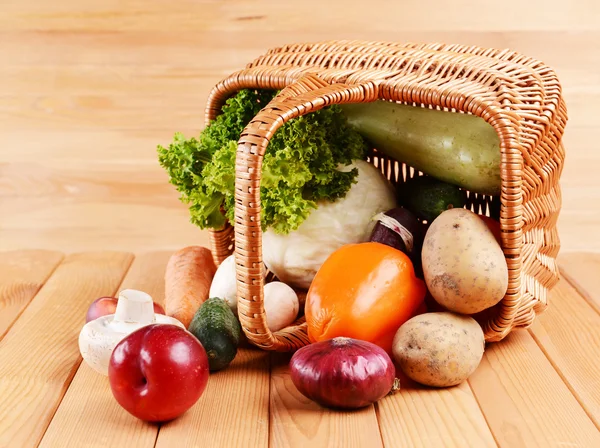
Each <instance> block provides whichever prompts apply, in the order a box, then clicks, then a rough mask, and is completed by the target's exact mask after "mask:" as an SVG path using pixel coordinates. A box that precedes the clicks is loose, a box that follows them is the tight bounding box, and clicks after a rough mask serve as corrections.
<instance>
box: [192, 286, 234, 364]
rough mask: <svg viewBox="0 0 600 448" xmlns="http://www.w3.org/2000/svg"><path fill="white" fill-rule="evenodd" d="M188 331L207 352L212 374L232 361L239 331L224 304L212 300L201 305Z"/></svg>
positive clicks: (220, 301) (223, 301)
mask: <svg viewBox="0 0 600 448" xmlns="http://www.w3.org/2000/svg"><path fill="white" fill-rule="evenodd" d="M188 331H189V332H190V333H192V334H193V335H194V336H196V338H197V339H198V340H199V341H200V343H201V344H202V346H203V347H204V350H206V354H207V355H208V365H209V368H210V370H211V371H216V370H221V369H224V368H225V367H227V366H228V365H229V364H230V363H231V361H233V359H234V358H235V356H236V354H237V348H238V345H239V343H240V334H241V331H242V328H241V326H240V323H239V322H238V320H237V318H236V317H235V316H234V314H233V312H232V311H231V308H229V305H227V302H225V300H223V299H220V298H217V297H211V298H210V299H208V300H207V301H206V302H204V303H203V304H202V305H201V306H200V308H199V309H198V311H196V314H195V315H194V318H193V319H192V322H190V326H189V327H188Z"/></svg>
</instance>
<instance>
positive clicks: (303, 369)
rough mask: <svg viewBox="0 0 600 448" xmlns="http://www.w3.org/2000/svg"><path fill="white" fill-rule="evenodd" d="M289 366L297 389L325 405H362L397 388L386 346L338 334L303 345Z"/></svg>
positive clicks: (333, 406)
mask: <svg viewBox="0 0 600 448" xmlns="http://www.w3.org/2000/svg"><path fill="white" fill-rule="evenodd" d="M290 370H291V377H292V382H293V383H294V385H295V386H296V388H297V389H298V391H300V393H301V394H302V395H304V396H305V397H307V398H309V399H311V400H313V401H315V402H317V403H319V404H320V405H321V406H324V407H328V408H334V409H357V408H362V407H365V406H368V405H370V404H372V403H374V402H376V401H378V400H380V399H381V398H383V397H385V396H386V395H387V394H389V393H390V392H392V391H396V390H398V389H399V384H398V383H399V382H398V380H396V378H395V376H396V368H395V367H394V364H393V362H392V360H391V358H390V357H389V355H388V354H387V353H386V352H385V350H383V349H382V348H381V347H379V346H377V345H375V344H373V343H371V342H367V341H361V340H358V339H352V338H344V337H337V338H333V339H328V340H326V341H321V342H316V343H313V344H310V345H307V346H305V347H302V348H301V349H300V350H298V351H297V352H296V353H294V355H293V356H292V359H291V361H290Z"/></svg>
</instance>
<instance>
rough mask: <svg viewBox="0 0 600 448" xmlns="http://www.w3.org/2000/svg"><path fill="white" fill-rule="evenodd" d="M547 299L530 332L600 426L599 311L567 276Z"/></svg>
mask: <svg viewBox="0 0 600 448" xmlns="http://www.w3.org/2000/svg"><path fill="white" fill-rule="evenodd" d="M596 275H597V274H596ZM578 277H580V276H579V275H578ZM580 278H581V277H580ZM548 303H549V306H548V309H547V310H546V311H545V312H544V313H542V314H541V315H540V316H538V317H537V319H536V320H535V322H534V323H533V325H532V326H531V328H530V333H531V334H532V335H533V337H534V338H535V340H536V342H537V343H538V345H539V346H540V348H541V349H542V351H543V352H544V353H545V354H546V356H547V357H548V359H550V362H552V364H553V365H554V367H555V368H556V369H557V370H558V372H559V373H560V375H561V376H562V377H563V379H564V380H565V382H566V383H567V385H568V386H569V387H570V389H571V391H572V392H573V394H574V395H575V397H576V398H577V399H578V400H579V402H580V403H581V405H582V406H583V408H584V409H585V410H586V412H587V414H588V415H589V416H590V418H591V419H592V420H593V421H594V423H595V424H596V426H597V427H598V429H600V385H599V382H598V379H599V378H600V314H598V313H597V312H596V311H595V310H594V309H593V308H592V307H591V306H590V304H589V303H587V302H586V301H585V299H584V298H583V297H581V296H580V295H579V294H578V293H577V291H576V290H575V289H574V288H573V287H572V286H571V285H569V284H568V283H567V282H566V281H565V280H562V281H561V282H560V283H559V284H558V285H557V286H556V287H555V288H554V289H553V291H552V292H551V294H550V298H549V299H548Z"/></svg>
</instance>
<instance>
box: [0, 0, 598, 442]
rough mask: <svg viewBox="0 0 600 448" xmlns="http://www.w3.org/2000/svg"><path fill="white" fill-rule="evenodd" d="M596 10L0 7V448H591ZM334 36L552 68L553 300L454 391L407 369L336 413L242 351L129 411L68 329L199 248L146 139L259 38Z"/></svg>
mask: <svg viewBox="0 0 600 448" xmlns="http://www.w3.org/2000/svg"><path fill="white" fill-rule="evenodd" d="M599 5H600V4H599V3H598V2H596V1H594V0H579V1H565V0H562V1H556V0H545V1H541V0H530V1H527V2H524V1H521V0H505V1H503V2H501V3H498V2H482V1H468V0H455V1H453V2H450V3H448V2H445V1H441V0H432V1H429V2H424V1H416V0H405V1H402V2H400V1H397V2H393V1H387V2H384V1H383V0H371V1H368V2H363V3H361V4H359V5H357V6H352V5H351V3H350V2H345V1H342V0H330V1H327V2H326V1H322V0H304V1H302V2H286V1H281V0H253V1H251V0H228V1H222V0H221V1H219V0H77V1H75V0H53V1H39V0H2V1H1V2H0V57H1V60H2V63H1V64H0V136H1V137H2V149H1V150H0V447H1V448H4V447H7V448H21V447H30V446H38V445H40V446H43V447H60V448H63V447H77V448H79V447H113V448H114V447H126V448H133V447H137V446H139V447H153V446H157V447H168V446H184V447H194V446H198V447H200V446H202V447H212V446H223V447H237V446H240V447H242V446H243V447H262V446H272V447H283V446H299V447H300V446H306V445H307V444H309V446H313V447H321V446H332V447H352V446H356V447H358V446H368V447H378V446H386V447H405V446H406V447H408V446H418V447H435V448H438V447H443V446H456V447H461V448H462V447H467V446H473V447H486V446H496V445H497V446H501V447H508V448H514V447H533V446H540V447H590V448H591V447H600V433H599V428H600V374H599V372H600V314H599V313H600V294H599V293H598V291H599V290H600V280H599V278H600V277H599V276H598V275H597V272H598V270H599V268H600V255H595V254H593V252H598V251H600V239H598V238H597V228H598V226H599V225H600V213H599V208H598V204H599V203H600V180H599V178H598V174H597V173H598V172H600V152H599V151H597V150H596V149H597V148H596V147H597V146H598V143H597V141H598V137H597V135H598V133H599V131H600V124H599V122H600V121H599V120H598V112H597V110H598V104H600V51H598V48H600V6H599ZM337 38H345V39H365V40H388V41H441V42H455V43H462V44H472V45H479V46H487V47H497V48H510V49H513V50H517V51H520V52H523V53H526V54H528V55H530V56H533V57H536V58H539V59H541V60H543V61H544V62H546V63H547V64H549V65H550V66H552V67H553V68H554V69H555V70H556V72H557V74H558V76H559V78H560V80H561V82H562V85H563V94H564V97H565V99H566V102H567V106H568V110H569V118H570V119H569V123H568V125H567V131H566V134H565V138H564V142H565V146H566V149H567V161H566V165H565V168H564V172H563V176H562V179H561V184H562V191H563V207H562V212H561V216H560V220H559V231H560V235H561V240H562V252H561V257H560V264H561V266H562V269H563V274H564V276H563V279H562V280H561V282H560V284H559V285H558V286H557V287H556V288H555V289H554V290H553V292H552V293H551V295H550V299H549V303H550V307H549V308H548V310H547V311H546V312H545V313H544V314H543V315H541V316H540V317H539V318H538V319H537V320H536V322H535V323H534V325H533V326H532V327H531V328H529V329H521V330H518V331H516V332H514V333H513V334H511V335H510V336H509V338H508V339H507V340H505V341H503V342H501V343H497V344H492V345H490V346H489V347H488V348H487V351H486V354H485V356H484V359H483V361H482V363H481V365H480V367H479V369H478V370H477V372H476V373H475V374H474V375H473V376H472V377H471V378H470V379H469V381H468V382H466V383H464V384H463V385H461V386H459V387H455V388H451V389H444V390H432V389H426V388H419V387H417V386H416V385H414V384H411V383H410V382H404V383H403V390H402V391H401V392H400V393H399V394H396V395H394V396H391V397H387V398H385V399H384V400H382V401H381V402H380V403H378V404H377V405H376V406H371V407H369V408H367V409H364V410H362V411H359V412H352V413H339V412H331V411H326V410H323V409H321V408H319V407H318V406H317V405H315V404H313V403H311V402H309V401H307V400H306V399H304V398H303V397H302V396H301V395H299V394H298V392H297V391H296V390H295V388H294V386H293V385H292V384H291V382H290V379H289V375H288V371H287V361H288V360H289V356H287V355H270V354H269V353H266V352H261V351H258V350H254V349H250V348H245V349H243V350H241V351H240V354H239V356H238V358H237V359H236V360H235V362H234V364H233V365H232V366H231V367H230V368H229V369H227V370H226V371H223V372H219V373H216V374H213V375H211V378H210V382H209V386H208V388H207V390H206V392H205V394H204V395H203V397H202V398H201V399H200V401H199V402H198V403H197V405H196V406H195V407H194V408H193V409H192V410H190V411H189V412H188V413H187V414H185V415H184V416H183V417H181V418H180V419H178V420H176V421H174V422H172V423H169V424H166V425H163V426H162V427H158V426H156V425H150V424H145V423H143V422H141V421H138V420H136V419H135V418H133V417H131V416H130V415H129V414H127V413H126V412H125V411H123V410H122V409H121V408H120V407H119V406H118V405H117V404H116V402H115V400H114V399H113V397H112V395H111V392H110V389H109V386H108V383H107V379H106V378H104V377H102V376H99V375H97V374H95V373H94V372H93V371H92V370H91V369H89V368H88V367H87V365H85V364H82V363H81V358H80V356H79V352H78V349H77V335H78V333H79V331H80V329H81V326H82V324H83V316H84V313H85V310H86V309H87V306H88V304H89V303H90V302H91V301H92V300H93V299H95V298H97V297H99V296H102V295H112V294H114V293H115V292H116V291H118V290H119V289H123V288H138V289H143V290H145V291H148V292H149V293H151V294H152V295H153V296H154V297H155V299H156V300H158V301H161V300H162V297H163V283H162V275H163V272H164V268H165V264H166V261H167V259H168V257H169V255H170V254H171V253H172V252H173V251H174V250H176V249H177V248H180V247H183V246H185V245H188V244H206V242H207V235H206V233H204V232H201V231H199V230H198V229H196V228H195V227H194V226H192V225H191V224H190V223H189V222H188V213H187V210H186V208H185V206H183V205H182V204H180V203H179V201H178V198H177V194H176V192H175V191H174V189H173V188H172V187H171V186H170V185H169V184H168V182H167V176H166V174H165V173H164V172H163V171H162V169H161V168H160V167H159V166H158V163H157V158H156V146H157V145H158V144H166V143H168V142H169V141H170V139H171V137H172V135H173V133H174V132H176V131H181V132H183V133H185V134H186V135H193V134H197V133H198V132H199V130H200V129H202V127H203V126H204V122H203V115H204V105H205V102H206V98H207V95H208V92H209V90H210V88H211V87H212V86H213V85H214V84H215V83H217V82H218V81H219V80H220V79H222V78H223V77H224V76H226V75H227V74H228V73H231V72H232V71H235V70H237V69H239V68H241V67H243V66H244V65H245V64H246V63H247V62H249V61H250V60H252V59H254V58H255V57H257V56H258V55H260V54H262V53H263V52H265V51H266V50H267V49H268V48H270V47H273V46H277V45H280V44H282V43H287V42H299V41H317V40H326V39H337ZM107 250H110V251H111V252H107ZM133 254H137V255H136V256H134V255H133Z"/></svg>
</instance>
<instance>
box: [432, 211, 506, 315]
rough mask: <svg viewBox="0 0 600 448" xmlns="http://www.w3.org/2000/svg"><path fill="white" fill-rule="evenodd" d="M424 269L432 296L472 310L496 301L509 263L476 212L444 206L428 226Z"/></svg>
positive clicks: (453, 307) (456, 307)
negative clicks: (444, 209) (446, 208)
mask: <svg viewBox="0 0 600 448" xmlns="http://www.w3.org/2000/svg"><path fill="white" fill-rule="evenodd" d="M421 256H422V261H423V275H424V277H425V282H426V283H427V288H428V289H429V292H430V293H431V295H432V296H433V297H434V299H435V300H436V302H438V303H439V304H440V305H443V306H444V307H446V308H447V309H448V310H450V311H455V312H457V313H462V314H475V313H479V312H480V311H483V310H484V309H486V308H490V307H492V306H494V305H495V304H497V303H498V302H499V301H500V300H502V298H503V297H504V295H505V294H506V289H507V287H508V267H507V265H506V259H505V258H504V253H503V252H502V248H501V247H500V245H499V244H498V242H497V241H496V238H495V237H494V234H493V233H492V232H491V230H490V229H489V228H488V226H487V225H486V224H485V222H484V221H483V220H482V219H481V218H479V216H477V215H476V214H475V213H473V212H471V211H469V210H465V209H463V208H454V209H450V210H446V211H445V212H443V213H442V214H441V215H440V216H438V217H437V219H436V220H435V221H433V222H432V223H431V226H430V227H429V229H428V230H427V234H426V235H425V240H424V242H423V252H422V255H421Z"/></svg>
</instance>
